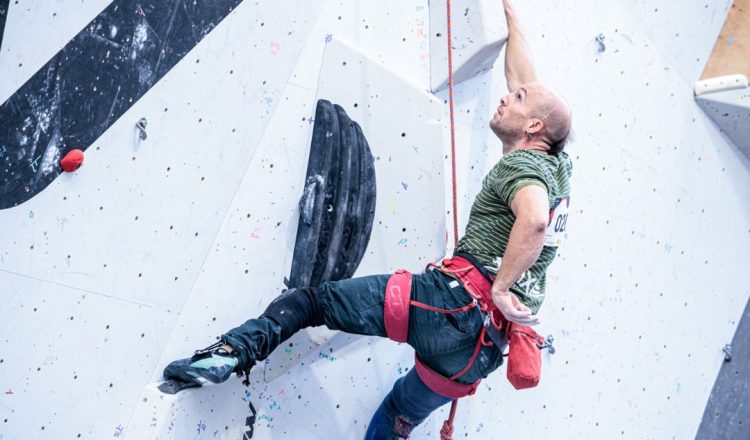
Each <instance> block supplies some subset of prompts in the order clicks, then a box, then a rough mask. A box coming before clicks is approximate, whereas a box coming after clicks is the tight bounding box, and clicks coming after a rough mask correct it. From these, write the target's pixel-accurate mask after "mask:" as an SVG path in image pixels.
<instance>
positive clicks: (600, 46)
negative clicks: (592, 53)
mask: <svg viewBox="0 0 750 440" xmlns="http://www.w3.org/2000/svg"><path fill="white" fill-rule="evenodd" d="M605 38H606V37H605V36H604V34H599V35H597V36H596V38H595V40H596V50H597V51H598V52H599V53H602V52H604V51H605V50H607V46H606V45H605V44H604V40H605Z"/></svg>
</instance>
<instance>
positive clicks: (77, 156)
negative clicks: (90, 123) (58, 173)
mask: <svg viewBox="0 0 750 440" xmlns="http://www.w3.org/2000/svg"><path fill="white" fill-rule="evenodd" d="M81 165H83V151H81V150H70V151H69V152H68V154H66V155H65V157H63V158H62V160H61V161H60V166H61V167H62V169H63V171H65V172H66V173H72V172H73V171H75V170H77V169H78V168H80V167H81Z"/></svg>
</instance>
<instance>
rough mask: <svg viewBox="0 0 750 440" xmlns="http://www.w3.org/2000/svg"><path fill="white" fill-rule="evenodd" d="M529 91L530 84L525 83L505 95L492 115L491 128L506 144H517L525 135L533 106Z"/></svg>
mask: <svg viewBox="0 0 750 440" xmlns="http://www.w3.org/2000/svg"><path fill="white" fill-rule="evenodd" d="M529 91H530V90H529V86H527V85H524V86H521V87H520V88H519V89H518V90H516V91H515V92H513V93H510V94H508V95H506V96H504V97H503V98H502V99H501V100H500V105H499V106H498V107H497V110H496V111H495V113H494V114H493V115H492V119H491V120H490V128H491V129H492V131H493V132H494V133H495V135H497V137H499V138H500V140H501V141H503V144H504V145H505V146H511V145H513V144H515V143H516V142H517V141H518V140H519V139H521V138H522V137H523V136H524V135H525V133H524V129H525V126H526V123H527V122H528V121H529V117H530V110H531V108H532V105H531V104H532V103H531V100H532V99H531V97H530V96H529ZM506 148H507V147H506ZM504 149H505V148H504Z"/></svg>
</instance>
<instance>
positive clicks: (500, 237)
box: [456, 150, 572, 313]
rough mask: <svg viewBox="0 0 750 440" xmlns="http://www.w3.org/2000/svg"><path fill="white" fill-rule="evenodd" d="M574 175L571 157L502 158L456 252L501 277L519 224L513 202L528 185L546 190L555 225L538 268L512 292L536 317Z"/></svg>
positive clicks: (523, 154)
mask: <svg viewBox="0 0 750 440" xmlns="http://www.w3.org/2000/svg"><path fill="white" fill-rule="evenodd" d="M571 170H572V164H571V162H570V158H569V157H568V155H567V154H566V153H559V154H557V155H550V154H547V153H544V152H541V151H532V150H516V151H511V152H510V153H508V154H506V155H505V156H503V158H502V159H500V160H499V161H498V163H497V164H496V165H495V166H494V167H493V168H492V170H491V171H490V172H489V174H487V177H485V178H484V181H483V182H482V189H481V190H480V191H479V194H477V198H476V200H475V201H474V205H473V206H472V208H471V214H470V216H469V223H468V224H467V225H466V233H465V234H464V236H463V238H461V240H460V241H459V242H458V246H457V247H456V252H466V253H469V254H471V255H473V256H474V257H476V258H477V259H478V260H479V262H481V263H482V264H483V265H484V266H485V267H486V268H487V270H488V271H489V272H490V273H492V274H496V273H497V271H498V269H499V268H500V262H501V261H502V257H503V255H504V254H505V247H506V246H507V245H508V237H509V236H510V230H511V228H512V227H513V222H514V221H515V220H516V217H515V215H514V214H513V211H512V210H511V208H510V205H511V202H512V200H513V197H514V196H515V195H516V193H517V192H518V190H520V189H521V188H523V187H524V186H527V185H539V186H541V187H543V188H545V189H546V190H547V195H548V198H549V206H550V222H549V226H548V227H547V232H546V234H545V242H544V247H543V248H542V252H541V254H540V255H539V258H538V259H537V260H536V262H535V263H534V264H533V265H532V266H531V267H530V268H529V270H527V271H526V272H525V273H524V274H523V275H522V276H521V278H519V279H518V281H516V283H515V284H513V286H512V287H511V289H510V290H511V291H512V292H513V293H515V294H516V296H518V298H519V299H520V300H521V302H523V303H524V304H525V305H526V306H528V307H529V308H530V309H531V310H533V312H534V313H537V311H538V310H539V307H540V306H541V305H542V301H543V300H544V293H545V284H546V272H547V267H548V266H549V265H550V263H552V260H553V259H554V258H555V254H557V248H558V247H559V246H560V244H561V241H562V236H563V234H564V232H565V226H566V223H567V220H568V207H569V205H570V182H569V179H570V174H571Z"/></svg>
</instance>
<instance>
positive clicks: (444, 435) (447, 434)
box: [440, 0, 458, 440]
mask: <svg viewBox="0 0 750 440" xmlns="http://www.w3.org/2000/svg"><path fill="white" fill-rule="evenodd" d="M446 3H447V4H446V7H447V9H448V23H447V24H448V101H449V107H450V118H451V180H452V182H453V248H454V249H455V248H456V246H458V188H457V184H456V180H457V179H456V119H455V113H454V107H453V33H452V29H451V0H446ZM457 407H458V399H455V400H453V402H451V411H450V415H449V417H448V420H446V421H444V422H443V429H441V430H440V440H453V419H454V418H455V417H456V408H457Z"/></svg>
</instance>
